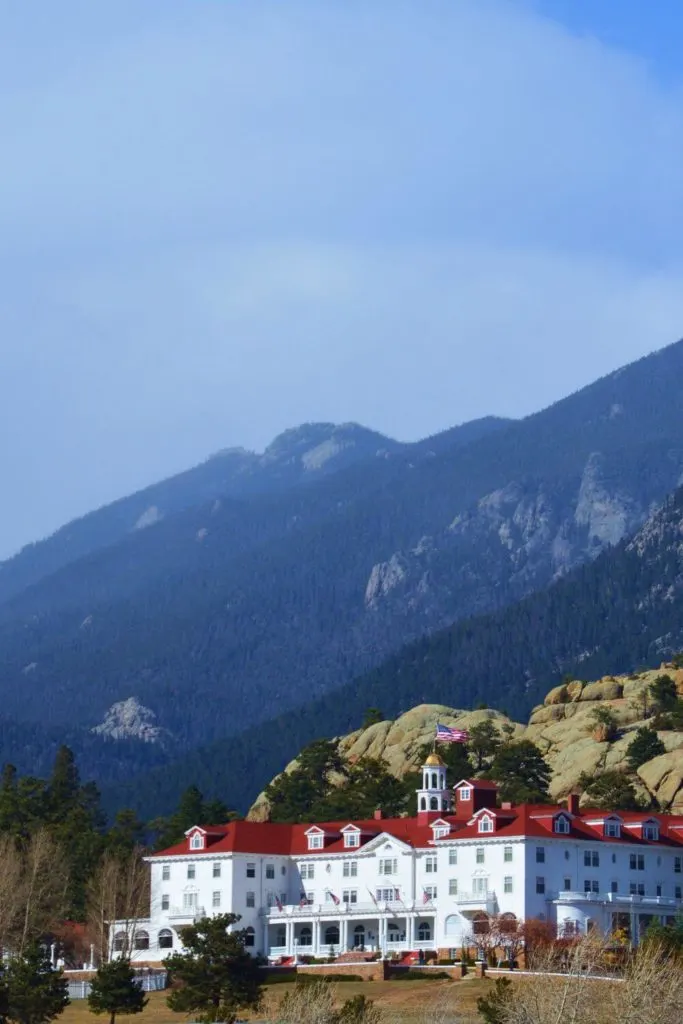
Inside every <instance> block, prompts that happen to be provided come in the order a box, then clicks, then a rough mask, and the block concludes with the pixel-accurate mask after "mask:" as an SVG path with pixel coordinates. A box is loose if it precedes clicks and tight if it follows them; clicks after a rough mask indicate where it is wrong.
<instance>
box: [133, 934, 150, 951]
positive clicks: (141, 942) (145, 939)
mask: <svg viewBox="0 0 683 1024" xmlns="http://www.w3.org/2000/svg"><path fill="white" fill-rule="evenodd" d="M135 948H136V949H149V932H145V931H139V932H136V933H135Z"/></svg>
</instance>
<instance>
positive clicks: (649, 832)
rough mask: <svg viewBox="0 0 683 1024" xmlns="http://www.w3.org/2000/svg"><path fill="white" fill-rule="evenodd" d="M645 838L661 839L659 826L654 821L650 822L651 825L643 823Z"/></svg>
mask: <svg viewBox="0 0 683 1024" xmlns="http://www.w3.org/2000/svg"><path fill="white" fill-rule="evenodd" d="M643 839H650V840H654V841H656V840H657V839H659V826H658V825H655V824H654V822H650V824H649V825H643Z"/></svg>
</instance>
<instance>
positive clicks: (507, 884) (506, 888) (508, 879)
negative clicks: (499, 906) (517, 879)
mask: <svg viewBox="0 0 683 1024" xmlns="http://www.w3.org/2000/svg"><path fill="white" fill-rule="evenodd" d="M503 892H507V893H510V892H512V875H506V876H505V878H504V879H503Z"/></svg>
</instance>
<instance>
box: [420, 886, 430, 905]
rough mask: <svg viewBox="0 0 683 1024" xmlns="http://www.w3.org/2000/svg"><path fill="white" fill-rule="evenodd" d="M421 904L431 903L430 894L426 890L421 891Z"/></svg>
mask: <svg viewBox="0 0 683 1024" xmlns="http://www.w3.org/2000/svg"><path fill="white" fill-rule="evenodd" d="M422 902H423V903H431V902H432V894H431V892H428V891H427V890H426V889H423V890H422Z"/></svg>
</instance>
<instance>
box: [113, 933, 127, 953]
mask: <svg viewBox="0 0 683 1024" xmlns="http://www.w3.org/2000/svg"><path fill="white" fill-rule="evenodd" d="M125 948H126V933H125V932H117V933H116V935H115V936H114V952H115V953H122V952H123V950H124V949H125Z"/></svg>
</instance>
